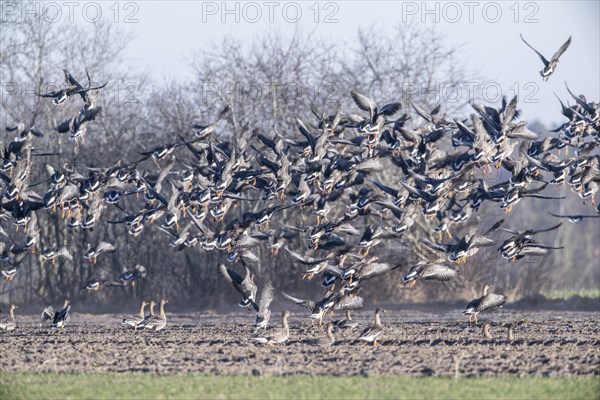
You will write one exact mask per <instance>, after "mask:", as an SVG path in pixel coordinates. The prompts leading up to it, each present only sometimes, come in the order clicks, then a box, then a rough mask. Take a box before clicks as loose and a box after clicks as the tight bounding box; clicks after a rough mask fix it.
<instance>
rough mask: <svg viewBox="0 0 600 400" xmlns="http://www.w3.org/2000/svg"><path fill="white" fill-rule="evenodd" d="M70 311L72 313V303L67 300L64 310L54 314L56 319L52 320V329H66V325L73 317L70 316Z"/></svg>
mask: <svg viewBox="0 0 600 400" xmlns="http://www.w3.org/2000/svg"><path fill="white" fill-rule="evenodd" d="M69 311H71V301H70V300H65V303H64V306H63V309H62V310H60V311H57V312H56V313H55V314H54V319H53V320H52V327H53V328H61V329H62V328H64V327H65V325H66V324H67V323H68V322H69V320H70V319H71V316H70V315H69Z"/></svg>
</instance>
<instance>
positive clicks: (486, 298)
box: [463, 285, 506, 324]
mask: <svg viewBox="0 0 600 400" xmlns="http://www.w3.org/2000/svg"><path fill="white" fill-rule="evenodd" d="M490 288H491V286H490V285H484V286H483V293H482V296H481V297H479V298H477V299H475V300H472V301H471V302H470V303H469V304H467V308H466V309H465V311H463V314H466V315H468V316H469V324H470V323H471V320H472V318H473V317H474V318H475V324H477V314H479V313H480V312H484V311H490V310H495V309H496V308H500V307H502V306H503V305H504V304H505V303H506V298H505V297H504V296H502V295H500V294H495V293H488V291H489V289H490Z"/></svg>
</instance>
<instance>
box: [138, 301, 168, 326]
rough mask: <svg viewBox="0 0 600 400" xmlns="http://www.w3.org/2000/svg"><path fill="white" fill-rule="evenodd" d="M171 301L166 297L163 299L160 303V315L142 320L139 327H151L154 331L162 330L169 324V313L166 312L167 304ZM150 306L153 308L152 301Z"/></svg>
mask: <svg viewBox="0 0 600 400" xmlns="http://www.w3.org/2000/svg"><path fill="white" fill-rule="evenodd" d="M168 302H169V301H168V300H166V299H161V300H160V303H159V309H160V313H159V315H158V316H150V317H148V318H146V319H144V321H142V322H141V323H140V324H139V325H138V328H144V329H150V330H153V331H160V330H161V329H163V328H164V327H165V326H167V315H166V314H165V304H167V303H168ZM150 308H152V303H150Z"/></svg>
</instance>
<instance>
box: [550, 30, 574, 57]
mask: <svg viewBox="0 0 600 400" xmlns="http://www.w3.org/2000/svg"><path fill="white" fill-rule="evenodd" d="M570 44H571V36H569V38H568V39H567V41H566V42H565V43H564V44H563V45H562V46H560V49H558V50H557V51H556V53H554V55H553V56H552V58H551V59H550V62H556V61H558V59H559V58H560V56H562V55H563V53H564V52H565V51H567V49H568V48H569V45H570Z"/></svg>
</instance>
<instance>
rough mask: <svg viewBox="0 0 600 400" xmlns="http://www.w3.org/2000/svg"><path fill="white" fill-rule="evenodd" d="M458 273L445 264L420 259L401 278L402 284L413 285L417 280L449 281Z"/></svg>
mask: <svg viewBox="0 0 600 400" xmlns="http://www.w3.org/2000/svg"><path fill="white" fill-rule="evenodd" d="M456 275H458V272H457V271H456V270H454V269H452V268H450V267H447V266H445V265H440V264H435V263H428V262H426V261H420V262H419V263H418V264H417V265H415V266H414V267H412V268H411V269H410V271H408V274H406V275H405V276H404V278H402V283H403V284H404V286H410V287H412V286H414V285H415V284H416V283H417V280H419V279H421V280H425V281H426V280H436V281H449V280H452V279H454V278H455V277H456Z"/></svg>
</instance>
